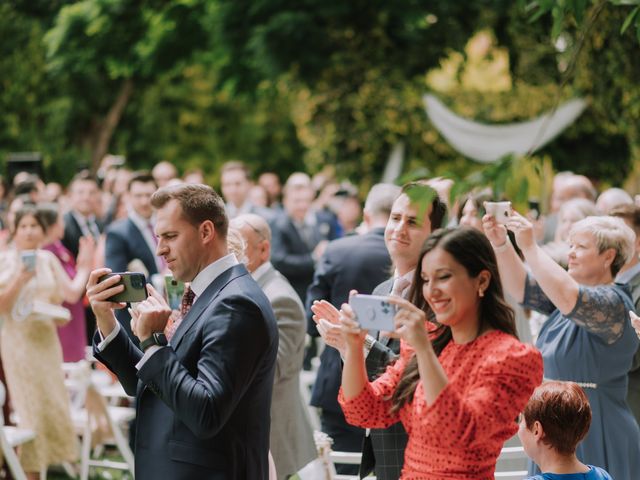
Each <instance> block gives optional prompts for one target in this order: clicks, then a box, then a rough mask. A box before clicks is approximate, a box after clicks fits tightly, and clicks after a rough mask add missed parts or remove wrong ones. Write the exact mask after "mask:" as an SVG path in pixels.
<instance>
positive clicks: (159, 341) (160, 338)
mask: <svg viewBox="0 0 640 480" xmlns="http://www.w3.org/2000/svg"><path fill="white" fill-rule="evenodd" d="M168 344H169V342H168V341H167V337H165V335H164V333H162V332H154V333H152V334H151V336H150V337H149V338H147V339H145V340H143V341H142V342H140V348H141V349H142V351H143V352H144V351H146V350H147V348H149V347H151V346H153V345H158V346H159V347H166V346H167V345H168Z"/></svg>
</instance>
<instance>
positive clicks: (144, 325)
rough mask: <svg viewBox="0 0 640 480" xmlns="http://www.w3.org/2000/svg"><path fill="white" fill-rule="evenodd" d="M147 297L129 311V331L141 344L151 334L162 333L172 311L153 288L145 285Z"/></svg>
mask: <svg viewBox="0 0 640 480" xmlns="http://www.w3.org/2000/svg"><path fill="white" fill-rule="evenodd" d="M147 292H148V293H149V296H148V297H147V299H146V300H145V301H143V302H140V303H138V304H137V305H136V307H135V308H133V309H131V310H130V312H131V330H132V331H133V334H134V335H135V336H136V337H138V339H139V340H140V341H141V342H142V341H144V340H146V339H147V338H149V337H150V336H151V334H152V333H155V332H163V331H164V329H165V327H166V326H167V321H169V317H170V316H171V313H172V310H171V307H170V306H169V304H168V303H167V302H166V300H165V299H164V297H163V296H162V294H160V293H159V292H158V291H157V290H156V289H155V288H153V286H151V285H147Z"/></svg>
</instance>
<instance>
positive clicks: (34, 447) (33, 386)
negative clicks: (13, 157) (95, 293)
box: [0, 206, 91, 478]
mask: <svg viewBox="0 0 640 480" xmlns="http://www.w3.org/2000/svg"><path fill="white" fill-rule="evenodd" d="M44 238H45V224H44V222H43V221H42V218H41V217H40V215H39V214H38V212H37V210H36V209H35V207H33V206H29V207H23V208H22V209H20V210H19V211H18V212H17V213H16V215H15V229H14V238H13V248H12V249H11V250H7V251H4V252H2V253H0V317H1V319H2V334H1V335H0V354H1V356H2V363H3V365H4V369H5V374H6V380H7V387H8V390H9V392H10V394H11V398H12V403H13V407H14V410H15V411H16V412H17V414H18V418H19V426H21V427H24V428H28V429H31V430H33V431H35V432H36V438H35V439H34V440H33V441H32V442H29V443H27V444H25V445H23V446H22V448H21V455H20V457H21V463H22V465H23V468H24V470H25V471H26V472H27V473H28V475H29V477H30V478H38V476H39V472H40V471H41V470H42V469H46V468H47V466H48V465H51V464H57V463H62V462H65V461H73V460H75V459H76V457H77V452H78V450H77V440H76V436H75V432H74V428H73V424H72V423H71V418H70V410H69V397H68V394H67V391H66V389H65V386H64V376H63V373H62V351H61V348H60V341H59V340H58V334H57V332H56V322H57V321H65V320H66V321H68V319H69V313H68V310H66V309H64V308H62V307H61V306H60V304H61V303H62V301H63V300H66V301H77V300H78V299H79V298H80V296H81V295H82V294H83V292H84V285H85V284H86V281H87V278H88V274H89V268H90V263H91V258H90V252H87V251H86V249H85V250H84V251H83V250H81V253H80V255H79V259H78V273H77V276H76V278H75V279H74V280H73V281H72V280H71V279H70V278H69V277H68V276H67V274H66V273H65V271H64V270H63V268H62V265H61V264H60V262H59V261H58V259H57V258H56V257H55V256H54V255H53V254H52V253H51V252H48V251H45V250H39V249H38V247H39V246H40V245H41V243H42V242H43V240H44Z"/></svg>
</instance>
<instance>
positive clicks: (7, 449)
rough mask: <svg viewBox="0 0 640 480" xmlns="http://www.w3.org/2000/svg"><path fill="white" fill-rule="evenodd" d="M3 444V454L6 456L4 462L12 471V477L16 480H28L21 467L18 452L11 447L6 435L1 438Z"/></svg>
mask: <svg viewBox="0 0 640 480" xmlns="http://www.w3.org/2000/svg"><path fill="white" fill-rule="evenodd" d="M0 440H1V442H2V453H3V455H4V460H5V462H7V466H8V467H9V470H10V471H11V475H12V476H13V478H14V479H15V480H27V476H26V475H25V473H24V470H23V469H22V465H20V460H18V456H17V455H16V452H14V451H13V448H11V445H9V444H8V443H7V441H6V439H5V438H4V435H2V436H1V438H0Z"/></svg>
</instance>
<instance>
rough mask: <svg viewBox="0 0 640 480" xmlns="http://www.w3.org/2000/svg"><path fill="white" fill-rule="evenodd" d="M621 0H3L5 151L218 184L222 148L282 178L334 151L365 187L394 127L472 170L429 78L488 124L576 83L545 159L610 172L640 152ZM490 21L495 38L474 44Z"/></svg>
mask: <svg viewBox="0 0 640 480" xmlns="http://www.w3.org/2000/svg"><path fill="white" fill-rule="evenodd" d="M633 1H635V0H633ZM615 3H616V2H613V1H611V2H608V1H605V2H604V4H601V2H595V3H592V2H589V1H587V0H583V1H565V2H553V4H558V5H560V4H562V5H563V6H562V8H563V9H564V10H562V12H560V13H561V15H560V14H554V15H549V14H547V13H548V12H553V11H554V10H553V5H552V4H551V3H549V2H538V7H536V8H537V10H536V9H534V10H532V11H527V10H526V9H525V8H524V7H525V5H524V4H519V3H518V2H508V1H505V0H482V1H478V2H467V3H464V2H451V1H444V0H438V1H433V2H423V1H421V0H398V1H394V2H384V1H382V0H373V1H364V0H356V1H353V2H343V1H335V0H301V1H299V2H288V1H283V0H252V1H249V0H165V1H158V0H82V1H71V0H14V1H11V2H1V3H0V39H2V43H1V45H0V53H1V54H2V55H1V56H0V72H1V73H2V78H1V79H0V109H1V110H0V111H1V112H2V115H0V154H4V153H6V152H8V151H16V150H39V151H42V152H43V153H44V154H45V160H46V164H47V168H48V172H49V173H50V174H51V176H52V177H53V178H57V179H59V180H62V181H66V180H67V179H68V178H69V177H70V176H71V175H72V174H73V171H74V165H77V164H79V163H82V162H88V163H90V162H91V161H93V162H94V163H95V162H96V161H97V160H99V158H100V157H101V155H102V154H103V153H104V152H106V151H111V152H113V153H119V154H124V155H126V156H127V158H128V161H129V164H130V165H131V166H132V167H134V168H138V167H150V166H151V165H152V164H153V163H155V162H157V161H159V160H162V159H167V160H170V161H173V162H175V163H176V164H177V165H178V166H179V167H181V168H182V169H186V168H189V167H196V166H197V167H201V168H203V169H204V170H205V172H207V174H208V175H209V180H210V181H211V182H212V183H214V184H215V183H216V175H217V171H218V168H219V165H220V164H221V163H222V162H223V161H224V160H227V159H231V158H237V159H241V160H245V161H247V162H248V163H249V164H250V165H251V166H252V167H253V170H254V171H256V172H261V171H265V170H276V171H278V172H280V173H281V175H283V176H284V175H286V174H288V173H289V172H291V171H294V170H307V171H309V172H311V173H313V172H316V171H318V170H320V169H322V168H323V167H325V166H326V165H335V170H336V171H337V173H338V175H339V176H341V177H350V178H351V179H353V180H356V181H358V182H360V184H361V186H362V187H363V189H364V188H366V187H367V186H368V185H370V184H371V183H373V182H375V181H377V180H379V178H380V174H381V172H382V169H383V166H384V164H385V162H386V159H387V157H388V155H389V152H390V150H391V149H392V147H393V146H394V145H396V144H397V143H398V142H403V143H404V145H405V146H406V152H407V155H406V157H407V162H406V165H405V167H406V169H407V170H410V171H417V170H418V169H422V170H420V171H422V172H427V173H429V174H432V175H436V174H451V175H452V176H455V177H458V178H462V177H467V176H469V174H476V173H475V172H477V171H479V170H481V169H482V168H483V167H482V166H481V165H478V164H475V163H474V162H471V161H470V160H468V159H466V158H464V157H462V156H461V155H460V154H458V153H457V152H455V151H454V150H453V149H452V148H451V147H450V146H449V145H448V144H447V143H446V141H444V139H443V138H442V137H441V136H440V135H439V134H438V133H437V132H436V131H435V130H434V128H433V127H432V126H431V125H430V124H429V122H428V120H427V117H426V115H425V112H424V105H423V102H422V95H423V94H424V93H426V92H427V91H429V90H432V91H435V92H436V93H437V94H438V95H439V96H440V98H442V99H443V100H444V101H445V102H446V103H447V104H448V105H449V106H450V107H451V108H452V109H453V110H454V111H456V112H457V113H459V114H460V115H463V116H466V117H469V118H473V119H477V120H482V121H488V122H511V121H516V120H523V119H528V118H530V117H532V116H535V115H538V114H540V113H542V112H544V111H547V110H549V109H551V108H553V106H554V104H555V103H557V101H561V100H564V99H567V98H571V97H573V96H576V95H580V96H585V97H586V98H588V100H589V101H590V107H589V109H588V110H587V112H586V113H585V114H584V115H583V116H582V117H581V118H580V120H579V121H578V122H577V123H576V125H574V126H573V127H571V128H570V129H569V130H568V131H567V132H566V134H564V135H563V136H562V137H561V138H559V139H557V140H556V141H554V142H553V143H552V144H551V145H549V146H548V147H547V148H546V149H545V150H544V151H543V152H541V158H542V157H544V158H552V160H553V162H554V165H555V166H556V168H562V169H567V168H570V169H572V170H575V171H580V172H583V173H587V174H589V175H590V176H596V177H601V178H603V179H605V180H607V181H609V182H611V183H619V182H620V181H622V178H624V176H625V175H626V174H627V173H628V172H629V171H630V169H631V168H632V165H630V164H629V162H628V158H629V157H631V158H633V159H634V160H635V161H638V159H639V158H640V148H639V147H638V145H639V141H638V135H639V134H638V125H639V124H640V122H638V119H639V115H640V112H639V109H640V107H639V106H638V104H639V100H638V88H639V87H638V85H637V84H638V82H637V79H638V78H640V75H639V73H640V72H638V68H639V67H638V65H640V64H639V63H638V62H635V63H634V59H635V57H636V56H637V55H634V54H635V53H637V49H638V44H637V42H636V39H635V36H634V35H633V34H632V32H635V30H634V29H635V28H636V22H637V21H638V16H639V15H638V14H637V13H633V12H634V11H635V10H634V8H636V7H635V6H633V5H631V6H630V5H626V6H625V5H623V6H617V5H614V4H615ZM527 5H528V4H527ZM565 6H568V8H569V9H568V10H567V9H566V8H565ZM571 8H573V9H574V10H571ZM596 8H597V9H598V10H599V14H598V16H597V19H596V20H595V22H596V23H595V26H594V28H592V29H590V33H589V35H587V36H583V35H582V31H583V29H582V26H583V25H584V24H585V23H584V22H587V21H588V19H589V18H590V14H591V12H593V11H594V9H596ZM545 9H546V10H545ZM576 9H577V10H576ZM536 12H541V13H540V14H539V15H538V14H537V13H536ZM534 15H538V16H539V18H537V19H534V18H533V16H534ZM558 18H561V21H560V20H558ZM630 18H631V20H629V19H630ZM532 20H533V21H532ZM558 22H560V23H558ZM557 25H561V28H560V29H559V30H557ZM554 28H556V30H553V29H554ZM485 29H486V32H489V33H488V35H490V37H491V39H492V40H491V42H490V43H491V45H490V46H489V48H488V49H485V50H484V51H482V52H480V53H479V54H478V53H477V52H475V53H474V51H473V49H471V50H469V48H470V45H471V43H469V40H470V39H471V38H478V37H477V35H476V34H477V33H478V32H483V31H485ZM552 30H553V31H554V33H555V34H556V36H552V34H551V32H552ZM622 30H624V34H621V33H620V32H621V31H622ZM474 35H475V37H474ZM583 37H584V39H583ZM578 44H581V48H580V55H579V56H577V57H575V62H571V60H572V58H573V57H572V52H573V51H574V47H575V46H576V45H578ZM570 63H571V64H575V69H573V70H572V71H571V72H569V73H570V75H568V74H567V72H568V70H570V68H569V67H570ZM434 78H439V79H440V81H435V80H434ZM3 156H4V155H3ZM603 160H607V161H603ZM612 160H613V162H612ZM545 165H548V162H547V163H545ZM593 165H596V169H595V170H594V167H593ZM612 165H613V166H612ZM517 170H519V171H525V170H526V171H527V172H529V173H527V175H534V174H535V172H534V169H533V167H531V166H529V168H526V169H525V168H522V169H517ZM545 171H548V169H547V170H545ZM638 171H640V169H638ZM531 172H533V173H531ZM517 174H518V172H515V173H514V175H517ZM478 175H480V174H476V177H478ZM480 176H482V175H480ZM485 177H486V175H485ZM478 178H479V177H478ZM483 178H484V177H483ZM485 180H487V179H485ZM487 181H488V180H487ZM519 181H520V180H518V182H519ZM518 182H516V183H517V184H518V185H519V183H518ZM639 186H640V185H639ZM506 187H507V190H508V188H509V185H506Z"/></svg>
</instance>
